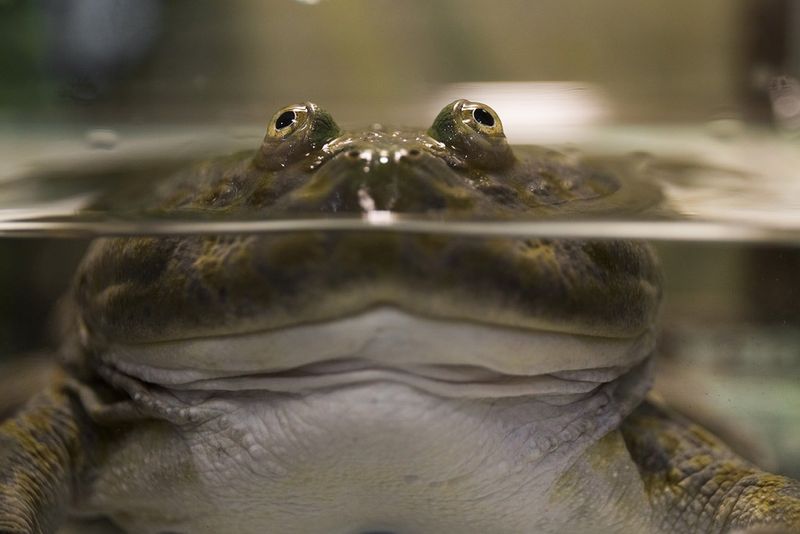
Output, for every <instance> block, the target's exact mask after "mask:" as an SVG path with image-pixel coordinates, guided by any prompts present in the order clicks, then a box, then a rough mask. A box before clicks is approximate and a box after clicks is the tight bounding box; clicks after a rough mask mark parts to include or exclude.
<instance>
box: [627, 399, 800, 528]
mask: <svg viewBox="0 0 800 534" xmlns="http://www.w3.org/2000/svg"><path fill="white" fill-rule="evenodd" d="M621 431H622V435H623V437H624V439H625V443H626V445H627V447H628V450H629V451H630V453H631V457H632V458H633V460H634V462H636V465H637V466H638V468H639V472H640V473H641V477H642V480H643V481H644V484H645V489H646V491H647V494H648V497H649V499H650V502H651V503H652V504H653V513H654V518H653V519H654V522H655V524H656V525H658V527H659V528H660V530H661V531H662V532H697V533H701V532H702V533H709V534H711V533H725V532H764V533H766V532H774V533H791V532H800V482H798V481H796V480H792V479H789V478H786V477H783V476H779V475H773V474H771V473H765V472H764V471H762V470H760V469H758V468H757V467H755V466H754V465H752V464H750V463H749V462H747V461H745V460H743V459H742V458H740V457H739V456H737V455H736V454H734V453H733V452H732V451H731V450H730V449H729V448H728V447H727V446H725V445H724V444H723V443H721V442H720V441H719V440H718V439H717V438H716V437H715V436H713V435H712V434H710V433H709V432H708V431H706V430H704V429H703V428H701V427H699V426H697V425H695V424H693V423H692V422H691V421H688V420H686V419H685V418H684V417H682V416H680V415H678V414H676V413H675V412H672V411H670V410H669V409H667V408H664V407H661V406H659V405H658V404H656V403H654V402H646V403H644V404H642V405H641V406H640V407H639V408H638V409H637V410H636V411H634V412H633V413H632V414H631V415H630V416H629V417H628V418H627V419H626V420H625V421H624V422H623V424H622V427H621Z"/></svg>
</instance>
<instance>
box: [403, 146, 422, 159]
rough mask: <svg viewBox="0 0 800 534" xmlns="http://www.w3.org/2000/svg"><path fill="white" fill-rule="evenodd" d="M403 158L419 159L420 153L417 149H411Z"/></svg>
mask: <svg viewBox="0 0 800 534" xmlns="http://www.w3.org/2000/svg"><path fill="white" fill-rule="evenodd" d="M403 156H404V157H405V158H408V159H419V157H420V156H422V151H421V150H420V149H418V148H412V149H410V150H409V151H407V152H406V153H405V154H404V155H403Z"/></svg>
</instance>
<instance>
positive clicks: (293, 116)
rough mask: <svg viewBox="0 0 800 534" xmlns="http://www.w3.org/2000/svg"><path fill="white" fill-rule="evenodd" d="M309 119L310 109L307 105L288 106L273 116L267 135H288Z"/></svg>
mask: <svg viewBox="0 0 800 534" xmlns="http://www.w3.org/2000/svg"><path fill="white" fill-rule="evenodd" d="M307 120H308V109H307V108H306V106H302V105H294V106H287V107H285V108H283V109H281V110H278V112H277V113H275V115H273V116H272V120H270V122H269V126H268V127H267V135H269V136H270V137H278V138H283V137H286V136H287V135H290V134H292V133H294V132H295V131H297V130H298V129H299V128H300V127H301V126H302V125H303V124H304V123H305V122H306V121H307Z"/></svg>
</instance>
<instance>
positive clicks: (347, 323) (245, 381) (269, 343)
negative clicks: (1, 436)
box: [100, 306, 654, 404]
mask: <svg viewBox="0 0 800 534" xmlns="http://www.w3.org/2000/svg"><path fill="white" fill-rule="evenodd" d="M653 337H654V336H653V333H652V332H651V331H646V332H644V333H642V334H640V335H638V336H634V337H628V338H619V337H617V338H605V337H600V336H587V335H576V334H565V333H560V332H548V331H531V330H523V329H514V328H505V327H497V326H494V325H484V324H477V323H469V322H465V321H454V320H442V319H432V318H426V317H421V316H418V315H413V314H410V313H407V312H404V311H402V310H400V309H397V308H393V307H388V306H384V307H379V308H375V309H371V310H368V311H365V312H362V313H360V314H357V315H354V316H351V317H346V318H341V319H337V320H333V321H327V322H323V323H315V324H306V325H299V326H294V327H291V328H284V329H278V330H271V331H265V332H256V333H251V334H246V335H235V336H219V337H210V338H197V339H190V340H180V341H174V342H158V343H144V344H135V345H132V344H129V345H116V346H112V347H110V348H109V350H108V351H107V352H105V353H104V355H103V356H102V362H101V366H100V369H101V372H102V373H103V374H104V376H105V377H106V378H107V379H108V380H109V381H110V382H112V384H114V385H116V386H118V387H122V388H123V389H126V390H127V391H128V393H130V394H131V395H132V396H133V397H134V398H136V393H137V392H138V393H140V395H141V393H142V391H145V390H148V391H151V392H152V390H153V389H156V390H159V391H169V392H171V394H172V395H173V396H174V395H175V394H176V393H177V394H181V393H183V394H188V393H189V392H214V393H216V394H218V393H224V392H243V391H263V392H271V393H279V394H308V393H313V392H319V391H325V390H331V389H337V388H345V387H351V386H358V385H364V384H370V383H385V382H392V383H399V384H405V385H407V386H409V387H412V388H414V389H416V390H420V391H422V392H425V393H428V394H432V395H436V396H439V397H444V398H474V399H480V398H486V399H491V398H502V397H521V396H533V397H537V398H539V399H542V400H545V401H547V402H549V403H552V404H565V403H569V402H572V401H573V400H575V399H580V398H585V397H586V396H588V395H591V394H592V393H593V392H595V391H596V390H597V389H598V388H600V387H601V386H603V385H605V384H608V383H610V382H613V381H615V380H617V379H619V378H620V377H621V376H623V375H625V374H627V373H628V372H630V371H631V370H632V369H634V368H639V367H641V365H642V363H643V362H644V361H645V360H647V359H648V356H649V355H650V354H651V353H652V350H653V342H654V340H653ZM165 362H168V365H165ZM179 396H180V395H179Z"/></svg>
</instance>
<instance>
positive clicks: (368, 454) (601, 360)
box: [0, 101, 800, 534]
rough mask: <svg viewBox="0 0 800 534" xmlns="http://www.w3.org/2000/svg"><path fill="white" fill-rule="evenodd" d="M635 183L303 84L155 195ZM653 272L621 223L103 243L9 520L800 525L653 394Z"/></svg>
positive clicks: (30, 421) (247, 209)
mask: <svg viewBox="0 0 800 534" xmlns="http://www.w3.org/2000/svg"><path fill="white" fill-rule="evenodd" d="M633 187H634V185H633V184H631V183H625V182H623V178H622V177H619V176H615V175H613V174H609V173H606V172H600V171H596V170H592V169H590V168H586V167H583V166H581V165H578V164H573V163H571V162H569V161H568V159H566V158H563V157H562V156H560V155H558V154H555V153H552V152H547V151H536V152H531V153H529V154H527V155H522V154H514V152H512V150H511V149H510V147H509V146H508V145H507V144H506V141H505V137H504V135H503V132H502V127H501V125H500V121H499V118H497V116H496V115H495V114H494V112H493V111H492V110H491V109H490V108H488V107H486V106H484V105H482V104H476V103H472V102H468V101H457V102H454V103H453V104H451V105H449V106H447V107H446V108H445V109H444V110H442V112H441V113H440V114H439V116H438V117H437V118H436V120H435V121H434V123H433V126H432V127H431V129H430V130H428V132H426V133H421V132H413V131H401V130H398V131H394V130H392V131H389V130H385V129H383V128H373V129H371V130H368V131H364V132H357V133H342V132H340V131H339V129H338V127H337V126H336V124H335V123H334V122H333V120H332V118H331V117H330V116H329V115H328V114H327V113H325V112H324V111H322V110H320V109H319V108H317V107H316V106H314V105H313V104H305V105H301V106H292V107H289V108H286V109H284V110H281V111H279V112H278V113H277V114H276V115H275V117H274V118H273V120H272V121H271V123H270V126H269V130H268V133H267V136H266V138H265V140H264V143H263V145H262V147H261V148H260V149H259V150H258V151H257V152H256V154H255V155H252V154H249V155H246V156H237V157H233V158H225V159H220V160H215V161H212V162H209V163H204V164H201V165H198V166H196V167H194V168H192V169H188V170H187V171H185V172H184V173H181V174H179V175H177V176H174V177H172V178H170V179H169V180H167V181H166V182H165V183H164V184H163V186H162V187H160V188H159V189H158V190H156V191H154V192H152V193H151V195H150V196H149V197H148V199H147V201H146V202H144V203H143V205H150V206H158V209H159V210H161V211H166V212H169V213H172V212H199V213H200V214H203V215H208V214H213V213H222V214H235V215H239V216H244V217H281V216H292V215H294V214H299V213H303V214H307V213H309V212H312V213H320V212H321V213H323V214H330V215H335V214H342V213H344V214H353V213H357V214H366V215H367V216H369V215H370V214H373V213H375V212H387V211H392V212H398V213H414V214H420V215H425V216H431V215H433V216H447V217H450V216H454V217H459V216H463V217H471V218H489V217H491V218H502V217H508V216H519V215H520V214H525V215H526V216H537V217H553V216H560V215H562V214H576V213H583V212H588V211H597V210H603V209H608V210H612V209H614V208H616V207H619V206H621V205H622V206H624V205H625V204H626V199H628V198H629V197H628V196H627V195H629V191H630V189H631V188H633ZM660 293H661V290H660V277H659V272H658V267H657V264H656V260H655V258H654V257H653V255H652V253H651V252H650V250H649V248H648V247H647V246H646V245H644V244H641V243H635V242H626V241H565V240H548V239H505V238H479V237H453V236H429V235H422V234H419V235H417V234H398V233H392V232H350V233H334V232H323V231H316V232H302V233H286V234H274V235H252V236H193V237H169V238H145V237H142V238H117V239H105V240H100V241H98V242H96V243H95V244H94V245H93V247H92V249H91V250H90V252H89V254H88V255H87V257H86V259H85V260H84V262H83V264H82V266H81V268H80V269H79V272H78V274H77V276H76V280H75V285H74V290H73V294H72V296H71V303H72V306H71V313H70V314H69V317H70V320H69V322H68V328H67V332H68V335H67V336H66V337H65V342H64V351H63V352H64V356H65V361H66V368H67V370H68V374H67V375H65V377H64V378H63V380H62V381H61V382H60V383H59V384H56V385H55V386H54V389H53V391H51V392H48V393H45V394H43V395H42V396H40V398H39V399H37V400H35V401H34V402H33V403H32V404H31V405H30V406H29V407H28V408H27V409H26V410H24V411H23V412H22V413H21V414H20V415H19V416H18V417H17V418H16V419H14V420H12V421H10V422H7V423H5V425H4V426H3V427H2V430H0V432H1V433H0V439H2V440H3V442H4V446H3V447H2V448H0V452H1V453H2V454H4V455H5V456H0V465H2V466H3V473H4V474H3V477H4V478H3V479H2V480H0V527H2V528H0V530H3V531H11V532H29V531H44V532H50V531H53V530H54V529H56V527H57V524H59V523H60V522H61V521H62V519H63V516H64V514H65V513H66V512H67V511H68V512H70V513H71V514H73V515H74V516H76V517H108V518H110V519H111V520H112V521H113V522H114V523H115V524H116V525H118V526H119V527H121V528H123V529H125V530H127V531H129V532H137V533H139V532H141V533H153V534H156V533H164V532H171V533H176V532H180V533H203V532H209V533H210V532H221V531H229V532H242V533H249V532H281V533H290V532H297V533H342V534H358V533H362V532H377V531H380V532H394V533H397V534H401V533H434V532H476V533H478V532H497V533H505V532H508V533H529V532H530V533H539V532H541V533H546V532H576V533H577V532H597V531H601V532H643V533H645V532H727V531H730V530H732V529H742V530H743V531H745V530H744V529H746V528H750V527H757V526H759V525H772V526H773V527H775V528H783V529H790V528H796V527H797V526H798V525H800V485H798V484H797V483H796V482H793V481H791V480H789V479H785V478H782V477H777V476H773V475H768V474H765V473H761V472H759V471H758V470H757V469H755V468H754V467H752V466H750V465H748V464H747V463H746V462H744V461H743V460H740V459H738V458H736V457H735V456H734V455H732V454H731V453H730V452H728V451H727V449H725V448H724V446H722V445H721V444H719V443H718V442H717V441H716V440H715V439H714V438H713V437H711V436H709V435H707V434H706V433H704V432H703V431H702V430H700V429H697V428H695V427H693V426H692V425H691V424H690V423H688V422H684V421H682V420H680V419H679V418H676V417H674V416H672V415H669V414H667V413H666V412H664V411H663V410H661V409H660V408H656V407H654V406H653V405H651V404H648V403H647V402H645V403H644V404H641V403H642V401H643V399H644V397H645V395H646V392H647V389H648V386H649V383H650V376H649V374H650V370H651V356H652V353H653V341H654V329H655V323H656V318H657V312H658V305H659V302H660ZM637 406H638V408H637ZM777 531H780V530H776V532H777Z"/></svg>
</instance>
